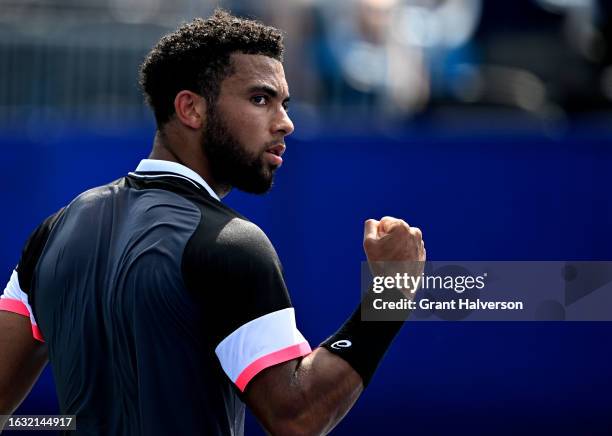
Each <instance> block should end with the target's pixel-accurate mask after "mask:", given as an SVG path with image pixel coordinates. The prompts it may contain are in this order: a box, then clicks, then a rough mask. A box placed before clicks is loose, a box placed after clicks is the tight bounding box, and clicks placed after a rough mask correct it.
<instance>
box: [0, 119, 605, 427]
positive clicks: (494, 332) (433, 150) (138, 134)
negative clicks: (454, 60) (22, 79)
mask: <svg viewBox="0 0 612 436" xmlns="http://www.w3.org/2000/svg"><path fill="white" fill-rule="evenodd" d="M38 127H40V128H37V129H35V130H36V131H39V132H44V133H39V134H37V135H24V134H21V133H15V134H8V133H5V134H4V135H3V136H2V137H0V147H1V148H2V151H3V153H2V159H1V160H0V177H1V178H0V182H1V183H0V193H1V195H2V198H3V205H4V206H3V208H2V209H3V210H2V214H1V215H0V216H1V219H2V229H3V231H2V244H0V266H1V267H2V269H1V271H2V274H3V277H4V280H5V281H6V280H8V278H9V276H10V272H11V270H12V268H13V266H14V265H15V263H16V262H17V260H18V258H19V253H20V250H21V247H22V244H23V242H24V241H25V239H26V238H27V236H28V234H29V233H30V232H31V231H32V230H33V228H34V227H35V226H36V225H37V224H38V223H39V222H40V221H41V220H42V219H43V218H45V217H46V216H48V215H49V214H51V213H52V212H54V211H55V210H57V209H58V208H59V207H61V206H63V205H64V204H65V203H66V202H68V201H70V200H71V199H72V198H73V197H74V196H75V195H77V194H78V193H80V192H81V191H83V190H85V189H87V188H90V187H93V186H96V185H99V184H104V183H107V182H109V181H111V180H113V179H116V178H118V177H121V176H123V175H124V174H125V173H126V172H128V171H130V170H133V169H134V168H135V167H136V165H137V164H138V161H139V160H140V159H141V158H143V157H146V156H147V154H148V152H149V147H150V143H151V139H152V129H150V128H148V127H142V128H135V129H130V130H124V131H121V130H117V131H113V132H105V133H100V132H98V133H95V132H89V131H70V132H69V131H68V129H58V128H57V126H56V128H54V129H45V128H44V127H42V126H38ZM298 128H299V126H298ZM330 131H331V130H330ZM287 145H288V150H287V153H286V154H285V157H286V158H285V164H284V165H283V168H282V169H281V170H280V171H279V173H278V176H277V178H276V186H275V188H274V189H273V190H272V191H271V192H270V193H269V194H267V195H265V196H262V197H260V196H250V195H246V194H243V193H240V192H233V193H231V194H230V195H229V197H228V198H227V200H226V201H227V203H228V204H229V205H231V206H232V207H234V208H236V209H237V210H238V211H240V212H241V213H243V214H244V215H246V216H248V217H249V218H251V219H252V220H253V221H254V222H256V223H257V224H258V225H260V226H261V227H262V228H263V229H264V230H265V231H266V233H267V234H268V236H269V237H270V239H271V240H272V242H273V243H274V244H275V246H276V248H277V251H278V253H279V255H280V257H281V259H282V261H283V264H284V267H285V272H286V279H287V283H288V286H289V289H290V292H291V295H292V299H293V303H294V305H295V307H296V313H297V317H298V325H299V327H300V329H301V330H302V332H303V333H304V335H305V336H306V338H307V339H308V340H309V341H310V343H311V345H313V346H314V345H316V344H318V343H319V342H320V341H321V340H323V339H324V338H325V337H326V336H327V335H329V334H330V333H332V332H333V331H334V330H335V329H336V328H337V327H338V326H339V325H340V324H341V323H342V321H343V320H344V319H346V317H347V316H348V315H349V314H350V313H351V311H352V310H353V308H354V307H355V305H356V304H357V300H358V295H359V269H360V262H361V261H362V260H364V254H363V251H362V246H361V243H362V231H363V221H364V220H365V219H367V218H370V217H374V218H380V217H381V216H384V215H393V216H398V217H402V218H404V219H406V221H408V222H409V223H410V224H411V225H415V226H418V227H420V228H421V229H422V231H423V234H424V238H425V241H426V245H427V252H428V257H429V259H431V260H611V259H612V236H611V233H610V230H609V225H610V223H611V222H612V219H611V218H612V201H610V178H611V176H610V167H611V164H612V147H611V145H612V137H611V136H610V135H609V134H607V133H605V132H602V131H599V130H598V129H595V128H592V127H589V126H583V127H580V126H579V125H578V126H574V127H573V128H572V129H571V130H568V131H566V132H565V133H563V134H555V135H554V136H550V135H546V134H545V133H536V132H522V133H518V132H505V131H490V132H487V131H483V130H482V129H480V130H479V131H478V133H474V132H472V133H470V134H466V133H456V132H443V131H438V130H433V129H431V130H429V129H427V128H422V129H417V130H414V129H413V130H410V131H408V130H407V131H402V132H399V133H398V132H394V133H393V134H392V135H391V134H389V132H382V133H380V134H371V133H370V134H368V135H358V134H354V133H353V134H342V133H334V134H322V135H319V136H317V137H316V139H313V140H309V141H307V140H297V139H291V138H289V139H288V141H287ZM0 278H1V277H0ZM611 333H612V326H611V325H610V324H609V323H596V322H581V323H553V322H547V323H537V322H525V323H518V322H517V323H469V322H465V323H462V322H454V323H451V322H445V323H435V322H432V323H429V322H421V323H408V324H407V325H406V326H405V327H404V329H403V330H402V331H401V332H400V334H399V336H398V338H397V339H396V341H395V343H394V345H393V346H392V348H391V349H390V351H389V352H388V354H387V356H386V358H385V360H384V361H383V362H382V364H381V366H380V368H379V371H378V373H377V374H376V376H375V377H374V379H373V381H372V383H371V385H370V387H369V388H368V389H367V391H366V392H365V393H364V394H363V395H362V397H361V398H360V399H359V401H358V402H357V404H356V406H355V408H354V409H353V410H352V411H351V412H349V414H348V416H347V417H346V418H345V420H344V421H343V422H342V423H341V424H340V425H339V426H338V428H337V430H336V432H335V434H344V435H356V434H359V435H369V434H416V435H421V434H423V435H438V434H457V435H479V434H482V435H490V434H517V433H518V432H522V433H528V434H538V433H540V434H560V435H596V434H612V401H611V399H610V392H612V376H611V375H610V368H612V355H611V353H610V337H611ZM55 412H57V400H56V398H55V393H54V387H53V381H52V377H51V373H50V370H49V368H47V369H46V370H45V373H44V374H43V376H42V377H41V379H40V380H39V382H38V384H37V385H36V387H35V388H34V390H33V391H32V393H31V395H30V396H29V397H28V399H27V400H26V401H25V402H24V404H23V405H22V407H21V408H20V410H19V411H18V412H17V413H55ZM151 419H154V418H153V417H151ZM260 432H261V431H260V430H259V429H258V426H257V424H256V423H255V421H254V419H253V418H252V417H249V418H248V421H247V434H260ZM47 434H48V433H47Z"/></svg>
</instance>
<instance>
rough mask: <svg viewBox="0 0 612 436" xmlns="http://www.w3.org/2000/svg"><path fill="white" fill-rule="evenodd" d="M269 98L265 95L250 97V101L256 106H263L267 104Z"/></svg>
mask: <svg viewBox="0 0 612 436" xmlns="http://www.w3.org/2000/svg"><path fill="white" fill-rule="evenodd" d="M268 100H269V97H268V96H267V95H255V96H253V97H251V101H252V102H253V103H254V104H255V105H257V106H264V105H265V104H267V103H268Z"/></svg>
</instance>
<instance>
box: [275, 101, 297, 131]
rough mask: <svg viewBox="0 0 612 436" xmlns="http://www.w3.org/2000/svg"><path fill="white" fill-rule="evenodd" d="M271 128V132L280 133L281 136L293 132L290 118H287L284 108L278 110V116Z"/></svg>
mask: <svg viewBox="0 0 612 436" xmlns="http://www.w3.org/2000/svg"><path fill="white" fill-rule="evenodd" d="M273 130H274V132H273V133H275V134H278V133H282V134H283V136H288V135H291V134H292V133H293V130H294V126H293V121H291V118H289V114H288V113H287V111H286V110H285V108H282V107H281V108H280V110H279V111H278V116H277V118H276V120H275V122H274V127H273Z"/></svg>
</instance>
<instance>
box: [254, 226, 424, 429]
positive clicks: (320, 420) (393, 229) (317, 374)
mask: <svg viewBox="0 0 612 436" xmlns="http://www.w3.org/2000/svg"><path fill="white" fill-rule="evenodd" d="M364 250H365V253H366V256H367V257H368V261H369V262H370V265H371V266H372V265H373V264H377V263H378V262H398V261H420V263H418V264H417V266H418V267H419V268H420V270H419V271H417V272H416V274H417V275H418V274H420V272H422V264H423V262H424V261H425V258H426V254H425V246H424V243H423V239H422V235H421V231H420V230H419V229H418V228H411V227H410V226H409V225H408V224H407V223H406V222H404V221H402V220H398V219H396V218H392V217H383V218H382V219H381V220H380V221H376V220H368V221H366V223H365V228H364ZM413 263H414V262H413ZM408 264H410V262H408ZM410 296H411V297H412V296H413V295H410ZM355 313H356V314H360V311H356V312H355ZM357 322H358V324H359V325H360V326H361V325H362V324H361V321H360V320H359V321H357ZM399 326H401V324H399ZM399 326H391V327H390V328H389V329H387V328H384V327H383V328H380V327H376V326H373V325H372V326H370V327H368V328H367V332H368V333H367V334H368V335H369V336H370V338H372V337H373V335H375V339H376V344H387V345H385V347H384V348H383V349H378V350H377V348H378V347H375V346H372V347H371V348H366V350H367V351H366V353H367V354H361V355H360V356H362V357H363V358H364V359H366V361H367V359H369V358H370V357H371V356H377V357H376V359H375V360H374V363H376V362H377V359H379V358H382V355H383V354H384V349H385V348H386V346H388V344H390V342H391V341H392V339H393V337H394V335H395V334H396V333H397V330H395V329H396V327H397V328H398V329H399ZM359 328H360V329H362V330H361V331H362V332H363V331H365V330H366V328H365V327H363V328H362V327H359ZM358 330H359V329H358ZM363 338H364V337H363V336H362V337H361V339H363ZM379 338H380V340H378V339H379ZM370 345H372V343H370ZM332 348H333V346H332ZM354 348H355V343H353V349H354ZM370 350H371V351H370ZM353 359H355V357H353ZM352 361H353V362H354V363H356V365H355V368H357V370H359V371H360V372H357V371H356V370H355V369H353V367H352V366H351V365H350V364H349V363H348V362H347V361H346V360H344V359H343V358H341V357H339V356H338V355H336V354H333V353H332V352H330V351H328V350H327V349H326V348H322V347H321V348H317V349H316V350H315V351H314V352H312V353H311V354H309V355H307V356H305V357H303V358H300V359H294V360H290V361H288V362H285V363H283V364H280V365H276V366H272V367H269V368H267V369H265V370H263V371H262V372H261V373H260V374H258V375H257V376H256V377H255V378H254V379H253V380H252V381H251V382H250V383H249V385H247V390H246V392H245V395H246V401H247V404H248V405H249V407H250V408H251V410H252V411H253V413H254V414H255V415H256V416H257V417H258V418H259V420H260V422H261V423H262V425H263V426H264V427H265V428H266V430H268V431H269V432H270V433H273V434H279V435H319V434H327V433H329V432H330V431H331V430H332V429H333V428H334V427H335V426H336V425H337V424H338V422H340V420H341V419H342V418H343V417H344V416H345V415H346V414H347V412H348V411H349V409H350V408H351V407H352V406H353V404H354V403H355V401H357V398H358V397H359V395H360V394H361V392H362V391H363V386H364V380H365V379H367V378H368V377H369V376H370V375H371V373H372V372H373V371H374V370H375V365H374V366H371V365H370V368H371V370H364V368H363V366H362V365H359V363H361V361H357V362H355V361H354V360H352ZM360 367H361V369H360ZM360 374H362V375H363V374H365V378H364V379H362V375H360Z"/></svg>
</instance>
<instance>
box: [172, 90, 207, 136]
mask: <svg viewBox="0 0 612 436" xmlns="http://www.w3.org/2000/svg"><path fill="white" fill-rule="evenodd" d="M174 112H175V113H176V118H177V119H178V120H179V121H180V122H181V123H182V124H184V125H185V126H187V127H191V128H192V129H201V128H202V126H203V125H204V122H205V121H206V99H205V98H204V97H202V96H201V95H198V94H196V93H195V92H191V91H187V90H183V91H180V92H179V93H178V94H176V97H174Z"/></svg>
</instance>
